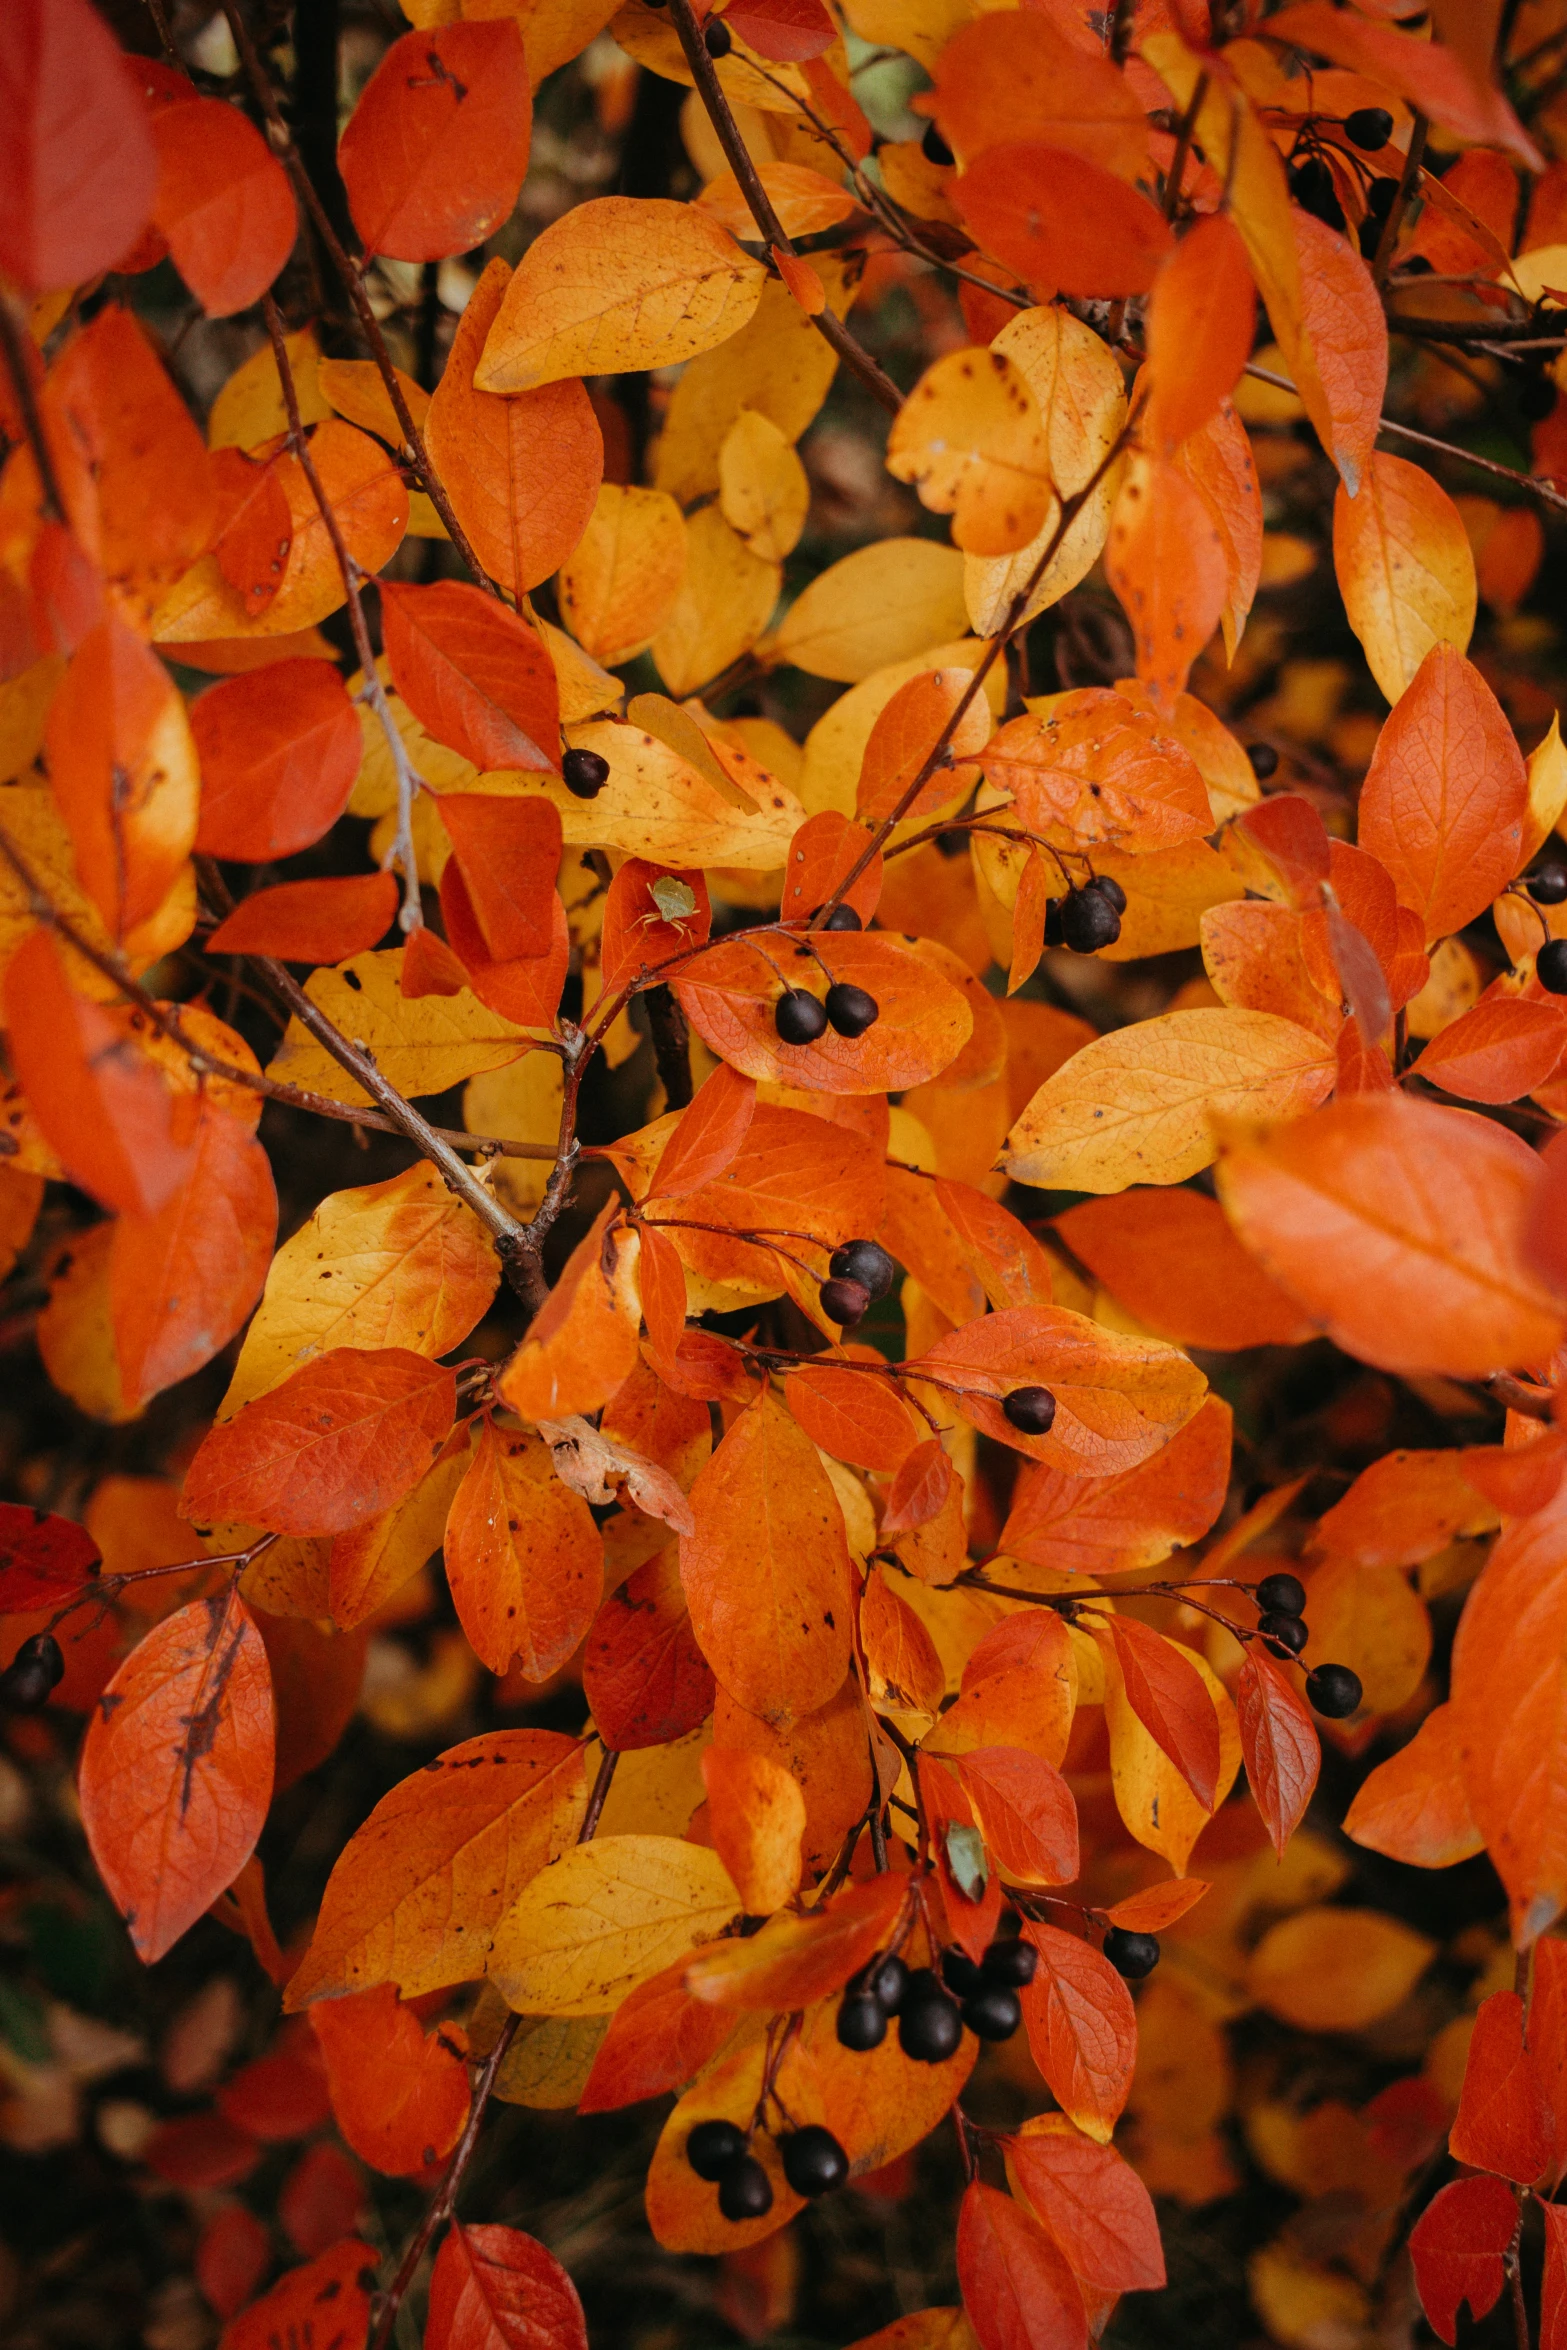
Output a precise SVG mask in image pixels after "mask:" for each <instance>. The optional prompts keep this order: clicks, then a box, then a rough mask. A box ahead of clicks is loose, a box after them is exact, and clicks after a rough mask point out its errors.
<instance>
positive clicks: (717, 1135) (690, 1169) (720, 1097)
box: [648, 1061, 756, 1199]
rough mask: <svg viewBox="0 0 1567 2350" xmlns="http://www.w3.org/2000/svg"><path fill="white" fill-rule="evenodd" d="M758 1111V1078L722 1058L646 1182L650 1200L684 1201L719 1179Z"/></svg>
mask: <svg viewBox="0 0 1567 2350" xmlns="http://www.w3.org/2000/svg"><path fill="white" fill-rule="evenodd" d="M755 1113H756V1080H755V1079H754V1078H753V1077H742V1076H741V1075H740V1073H739V1071H738V1070H736V1069H731V1068H730V1066H729V1064H728V1062H727V1061H724V1062H721V1063H720V1064H719V1066H718V1067H717V1068H716V1069H715V1070H714V1071H713V1073H712V1075H711V1076H710V1077H708V1078H706V1079H704V1081H703V1083H702V1084H701V1086H699V1088H698V1089H697V1093H696V1096H695V1098H694V1100H693V1101H692V1102H691V1104H690V1107H689V1108H688V1109H685V1110H683V1111H682V1112H681V1115H680V1123H679V1125H678V1126H677V1127H676V1128H675V1131H674V1133H673V1134H672V1135H671V1136H670V1138H669V1140H668V1142H667V1143H666V1144H665V1145H664V1151H663V1156H662V1157H661V1158H660V1160H659V1162H658V1165H657V1166H656V1167H655V1168H654V1170H653V1174H652V1178H651V1180H650V1181H649V1183H648V1197H649V1198H650V1199H655V1198H656V1199H680V1198H682V1197H683V1196H684V1194H685V1193H687V1192H691V1191H700V1190H701V1188H702V1186H703V1184H704V1183H716V1182H717V1180H718V1178H719V1176H720V1175H722V1174H723V1173H724V1171H725V1170H726V1168H728V1167H731V1166H732V1165H733V1164H734V1161H735V1157H736V1155H737V1153H738V1152H739V1149H740V1145H741V1144H742V1143H743V1142H744V1140H745V1138H746V1136H747V1134H748V1133H749V1132H750V1130H751V1120H752V1118H753V1117H754V1115H755Z"/></svg>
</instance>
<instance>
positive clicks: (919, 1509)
mask: <svg viewBox="0 0 1567 2350" xmlns="http://www.w3.org/2000/svg"><path fill="white" fill-rule="evenodd" d="M785 1392H786V1393H787V1388H786V1391H785ZM956 1481H957V1471H956V1469H954V1467H953V1466H952V1461H951V1458H950V1456H949V1454H948V1453H947V1450H946V1448H945V1446H944V1445H943V1444H942V1442H941V1439H940V1438H939V1437H937V1436H927V1437H926V1438H925V1440H924V1442H923V1443H921V1444H917V1445H916V1446H915V1447H914V1450H913V1451H912V1452H911V1453H908V1454H906V1455H905V1456H904V1458H903V1459H902V1460H901V1461H900V1462H899V1463H898V1467H897V1472H896V1474H895V1475H894V1477H893V1480H892V1483H891V1485H890V1486H889V1487H888V1488H887V1506H886V1508H885V1509H884V1510H883V1512H882V1517H881V1530H882V1533H883V1534H884V1535H889V1536H890V1535H893V1534H907V1533H911V1532H912V1531H913V1529H914V1528H915V1527H916V1526H928V1525H929V1524H930V1523H931V1521H932V1520H933V1519H935V1518H939V1517H940V1515H941V1513H942V1511H943V1510H944V1509H945V1508H946V1507H947V1504H948V1501H949V1499H950V1497H951V1493H952V1488H953V1485H954V1483H955V1482H956Z"/></svg>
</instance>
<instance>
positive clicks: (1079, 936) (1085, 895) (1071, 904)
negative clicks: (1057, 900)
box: [1061, 889, 1121, 955]
mask: <svg viewBox="0 0 1567 2350" xmlns="http://www.w3.org/2000/svg"><path fill="white" fill-rule="evenodd" d="M1120 935H1121V917H1120V915H1119V914H1118V913H1117V912H1116V910H1115V908H1114V906H1113V905H1112V904H1111V903H1110V900H1109V899H1108V898H1107V897H1106V896H1105V895H1104V893H1103V891H1101V890H1097V889H1073V890H1068V892H1067V894H1066V898H1065V900H1064V901H1063V903H1062V907H1061V939H1062V943H1063V945H1065V946H1069V947H1070V948H1071V950H1072V952H1073V954H1074V955H1096V954H1097V953H1098V952H1099V949H1100V948H1101V947H1108V946H1114V944H1115V942H1116V940H1117V939H1118V938H1119V937H1120Z"/></svg>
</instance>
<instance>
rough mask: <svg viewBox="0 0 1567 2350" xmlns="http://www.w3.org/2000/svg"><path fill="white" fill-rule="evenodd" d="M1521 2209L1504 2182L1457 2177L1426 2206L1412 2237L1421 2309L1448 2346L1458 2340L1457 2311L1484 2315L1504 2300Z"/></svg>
mask: <svg viewBox="0 0 1567 2350" xmlns="http://www.w3.org/2000/svg"><path fill="white" fill-rule="evenodd" d="M1517 2225H1518V2206H1517V2204H1516V2203H1515V2202H1514V2200H1513V2194H1512V2190H1511V2188H1510V2187H1507V2186H1505V2185H1504V2184H1503V2182H1502V2181H1501V2180H1500V2179H1488V2178H1469V2179H1455V2180H1454V2182H1453V2184H1452V2185H1451V2186H1450V2187H1444V2188H1443V2189H1442V2191H1441V2193H1440V2194H1439V2195H1438V2196H1436V2197H1435V2199H1434V2200H1433V2201H1432V2202H1430V2203H1428V2204H1427V2205H1426V2208H1425V2210H1424V2211H1423V2212H1422V2213H1421V2214H1420V2217H1419V2218H1418V2219H1417V2220H1416V2222H1415V2224H1414V2227H1413V2229H1412V2230H1411V2231H1410V2237H1409V2257H1410V2260H1411V2262H1412V2263H1413V2266H1414V2271H1415V2288H1416V2290H1417V2292H1418V2293H1419V2295H1420V2306H1421V2308H1422V2309H1423V2310H1424V2311H1425V2313H1426V2316H1427V2318H1428V2319H1429V2320H1430V2323H1431V2325H1432V2327H1433V2328H1434V2329H1435V2331H1436V2333H1437V2334H1438V2335H1439V2336H1440V2337H1441V2339H1442V2340H1443V2341H1444V2342H1447V2343H1453V2342H1456V2341H1457V2339H1458V2312H1459V2310H1460V2309H1461V2308H1462V2307H1463V2304H1464V2303H1465V2302H1466V2301H1467V2302H1468V2304H1469V2308H1470V2312H1471V2314H1472V2315H1473V2316H1474V2317H1475V2318H1476V2319H1478V2318H1482V2317H1485V2316H1486V2315H1487V2314H1488V2313H1489V2312H1490V2311H1491V2310H1492V2309H1494V2308H1495V2306H1496V2304H1497V2302H1498V2301H1499V2300H1500V2299H1501V2297H1502V2287H1503V2285H1504V2284H1505V2282H1506V2270H1505V2268H1504V2267H1503V2261H1504V2258H1505V2256H1506V2254H1507V2252H1508V2251H1509V2249H1510V2247H1511V2245H1512V2240H1513V2231H1514V2229H1515V2228H1516V2227H1517Z"/></svg>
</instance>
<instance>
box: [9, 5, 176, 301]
mask: <svg viewBox="0 0 1567 2350" xmlns="http://www.w3.org/2000/svg"><path fill="white" fill-rule="evenodd" d="M0 92H3V93H4V95H3V96H0V271H3V272H4V274H5V275H6V276H7V277H9V278H12V279H14V280H15V282H16V283H17V285H19V286H21V287H24V288H25V289H26V290H27V291H28V292H29V293H35V294H37V293H43V292H45V291H47V290H48V289H50V288H52V287H55V286H75V285H80V284H81V283H82V281H83V280H84V279H86V278H91V277H96V276H97V275H98V273H99V271H100V270H104V269H112V268H113V267H114V264H115V263H116V262H117V261H120V260H123V259H124V258H125V256H126V255H127V254H128V253H129V252H130V249H131V247H132V246H133V245H134V244H135V242H136V239H137V236H138V235H139V233H140V231H141V229H142V226H143V224H144V223H145V221H146V219H147V215H148V213H149V212H150V211H151V209H152V197H153V189H154V186H155V184H156V179H157V157H156V153H155V151H154V148H153V144H152V138H151V135H150V133H149V130H148V127H147V117H146V113H145V111H144V109H143V107H142V104H141V99H140V96H139V93H138V91H137V88H136V80H135V74H134V71H133V68H132V66H131V63H130V60H129V59H128V58H127V57H125V56H124V54H123V53H122V51H121V49H120V47H119V44H118V43H117V42H116V40H115V39H114V37H113V35H112V34H111V33H110V31H109V29H108V26H107V25H106V24H105V23H104V20H103V18H102V17H101V16H100V15H99V14H98V11H97V10H96V9H95V8H92V7H90V6H89V5H88V0H11V5H9V6H8V7H7V8H6V10H5V12H4V14H3V16H0Z"/></svg>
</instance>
